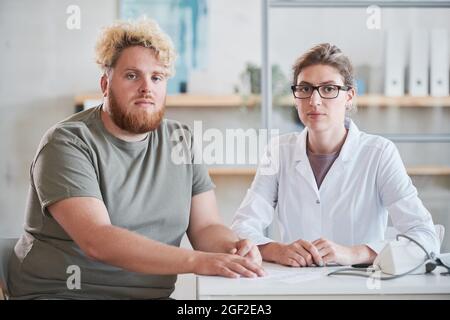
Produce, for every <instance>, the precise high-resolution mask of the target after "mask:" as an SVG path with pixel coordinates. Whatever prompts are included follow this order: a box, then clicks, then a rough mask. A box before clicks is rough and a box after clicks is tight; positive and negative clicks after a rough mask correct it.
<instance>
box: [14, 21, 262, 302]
mask: <svg viewBox="0 0 450 320" xmlns="http://www.w3.org/2000/svg"><path fill="white" fill-rule="evenodd" d="M173 61H174V50H173V46H172V44H171V41H170V40H169V38H168V37H167V36H166V35H165V34H163V33H162V32H161V30H160V29H159V27H158V25H157V24H156V23H154V22H152V21H150V20H142V21H139V22H135V23H117V24H115V25H113V26H111V27H109V28H107V29H105V30H104V32H103V34H102V36H101V37H100V39H99V40H98V43H97V62H98V63H99V64H100V66H101V67H102V68H103V70H104V74H103V76H102V77H101V88H102V92H103V95H104V103H103V104H102V105H101V106H99V107H96V108H93V109H89V110H86V111H83V112H81V113H78V114H75V115H74V116H72V117H70V118H68V119H66V120H64V121H62V122H60V123H58V124H57V125H55V126H54V127H53V128H51V129H50V130H49V131H48V132H47V133H46V134H45V136H44V137H43V139H42V141H41V144H40V146H39V148H38V151H37V153H36V156H35V158H34V160H33V163H32V165H31V171H30V173H31V187H30V194H29V199H28V205H27V222H26V225H25V233H24V235H23V236H22V237H21V239H20V240H19V242H18V243H17V245H16V247H15V254H14V255H13V258H12V259H11V263H10V268H9V270H10V276H9V290H10V293H11V296H12V297H13V298H24V299H27V298H28V299H29V298H31V299H33V298H38V299H48V298H50V299H53V298H62V299H65V298H68V299H72V298H74V299H77V298H82V299H97V298H99V299H109V298H112V299H127V298H135V299H153V298H167V297H169V296H170V294H171V293H172V291H173V289H174V284H175V281H176V274H180V273H196V274H203V275H221V276H226V277H238V276H245V277H256V276H262V275H263V274H264V271H263V270H262V269H261V266H260V264H261V256H260V254H259V251H258V249H257V247H256V246H254V245H252V244H251V243H250V242H249V241H247V240H239V239H238V237H237V236H236V235H235V234H234V233H233V232H232V231H231V230H230V229H228V228H227V227H225V226H224V225H222V224H221V222H220V219H219V214H218V209H217V205H216V200H215V195H214V191H213V187H214V185H213V184H212V182H211V180H210V178H209V176H208V173H207V170H206V168H205V167H204V166H203V165H200V164H195V163H196V161H195V160H196V159H195V157H196V155H195V152H194V144H193V140H192V136H193V135H192V134H191V132H190V131H189V128H188V127H186V126H184V125H182V124H180V123H178V122H176V121H171V120H167V119H163V115H164V107H165V106H164V105H165V99H166V87H167V79H168V77H169V76H170V75H171V73H172V68H173ZM180 144H181V146H182V150H184V151H185V153H186V154H185V155H184V156H185V157H186V158H187V159H188V160H189V161H187V163H185V164H179V163H180V162H179V161H178V160H179V159H175V158H174V156H175V157H176V156H177V155H178V153H177V152H174V148H175V146H177V147H179V146H180ZM177 150H178V149H177ZM185 232H187V235H188V237H189V239H190V241H191V243H192V245H193V247H194V249H196V251H193V250H188V249H183V248H179V245H180V242H181V238H182V237H183V235H184V233H185ZM213 252H214V253H213ZM74 270H75V271H79V272H78V273H73V272H74ZM72 273H73V276H79V280H80V286H77V285H76V279H75V278H71V279H69V281H68V278H69V277H70V276H71V275H72ZM72 280H74V281H75V282H74V283H75V285H68V283H70V281H72Z"/></svg>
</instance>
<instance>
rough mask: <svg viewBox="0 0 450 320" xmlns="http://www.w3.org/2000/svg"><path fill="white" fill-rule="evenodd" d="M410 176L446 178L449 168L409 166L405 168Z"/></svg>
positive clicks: (449, 171) (449, 172) (449, 173)
mask: <svg viewBox="0 0 450 320" xmlns="http://www.w3.org/2000/svg"><path fill="white" fill-rule="evenodd" d="M407 171H408V174H409V175H410V176H448V175H450V167H449V166H411V167H408V168H407Z"/></svg>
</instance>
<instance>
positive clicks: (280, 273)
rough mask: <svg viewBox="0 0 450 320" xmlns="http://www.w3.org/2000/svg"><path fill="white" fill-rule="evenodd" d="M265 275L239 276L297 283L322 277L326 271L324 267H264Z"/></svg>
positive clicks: (252, 279) (256, 279)
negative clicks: (257, 276)
mask: <svg viewBox="0 0 450 320" xmlns="http://www.w3.org/2000/svg"><path fill="white" fill-rule="evenodd" d="M265 271H266V273H267V275H266V276H264V277H259V278H240V279H241V280H244V279H245V280H249V281H266V280H271V281H280V282H285V283H299V282H304V281H310V280H315V279H319V278H322V277H324V276H326V274H327V271H328V272H329V270H326V269H324V268H320V267H317V268H283V269H280V268H266V269H265Z"/></svg>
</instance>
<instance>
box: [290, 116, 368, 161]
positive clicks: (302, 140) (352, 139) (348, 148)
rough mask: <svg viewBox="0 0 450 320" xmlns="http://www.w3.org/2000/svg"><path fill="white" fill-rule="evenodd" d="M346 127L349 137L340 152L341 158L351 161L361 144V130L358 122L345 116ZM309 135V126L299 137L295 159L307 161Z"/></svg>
mask: <svg viewBox="0 0 450 320" xmlns="http://www.w3.org/2000/svg"><path fill="white" fill-rule="evenodd" d="M344 125H345V128H347V129H348V133H347V137H346V138H345V142H344V145H343V146H342V148H341V152H340V153H339V158H340V159H341V160H342V161H343V162H347V161H350V160H351V158H352V157H353V156H354V155H355V152H354V151H355V150H356V149H357V148H358V145H359V136H360V131H359V129H358V127H357V126H356V124H355V123H354V122H353V121H352V120H351V119H350V118H345V123H344ZM307 135H308V127H306V128H305V129H303V131H302V132H301V133H300V135H299V136H298V138H297V144H296V145H297V147H296V149H295V155H294V160H295V161H302V162H303V161H307V160H308V156H307V155H306V146H307V145H306V137H307Z"/></svg>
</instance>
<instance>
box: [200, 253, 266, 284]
mask: <svg viewBox="0 0 450 320" xmlns="http://www.w3.org/2000/svg"><path fill="white" fill-rule="evenodd" d="M193 257H194V259H193V272H194V273H195V274H201V275H209V276H222V277H228V278H239V277H240V276H244V277H247V278H255V277H262V276H264V275H265V272H264V270H263V269H262V268H261V266H259V265H258V264H256V263H254V262H253V261H251V260H250V259H248V258H244V257H241V256H239V255H237V254H227V253H208V252H200V251H195V254H194V256H193Z"/></svg>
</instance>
